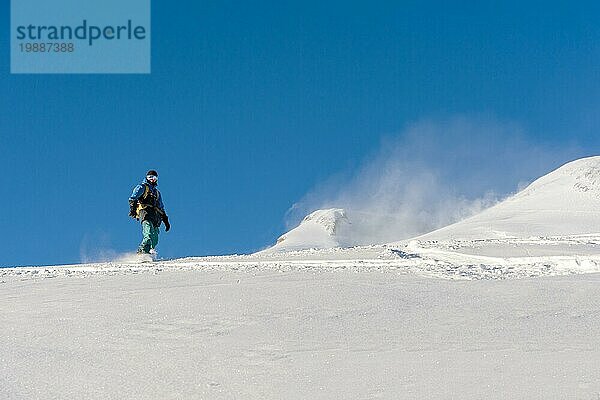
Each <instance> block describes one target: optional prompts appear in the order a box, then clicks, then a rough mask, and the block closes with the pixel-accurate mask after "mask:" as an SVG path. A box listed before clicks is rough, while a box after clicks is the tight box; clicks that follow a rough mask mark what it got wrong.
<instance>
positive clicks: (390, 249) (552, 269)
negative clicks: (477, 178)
mask: <svg viewBox="0 0 600 400" xmlns="http://www.w3.org/2000/svg"><path fill="white" fill-rule="evenodd" d="M507 249H509V250H510V251H511V252H512V254H508V252H507ZM494 252H495V253H494ZM191 270H201V271H238V272H239V271H242V272H249V273H258V272H264V271H273V272H290V271H306V272H314V273H327V272H339V271H348V272H353V273H369V272H380V273H393V274H414V275H417V276H423V277H434V278H440V279H452V280H454V279H462V280H479V279H514V278H528V277H535V276H552V275H567V274H580V273H591V272H600V236H561V237H540V238H529V239H520V240H514V239H487V240H475V241H471V240H456V241H447V242H438V241H424V240H411V241H406V242H401V243H396V244H394V245H374V246H358V247H352V248H332V249H320V250H318V249H310V250H299V251H290V252H283V253H277V252H271V253H264V252H263V253H257V254H253V255H232V256H220V257H190V258H182V259H175V260H166V261H157V262H154V263H142V264H137V263H124V262H111V263H97V264H81V265H69V266H58V267H20V268H4V269H0V282H4V281H7V280H12V279H31V278H52V277H57V276H74V277H77V276H78V277H85V276H91V275H98V274H101V275H124V274H125V275H127V274H138V273H150V274H158V273H163V272H177V271H191Z"/></svg>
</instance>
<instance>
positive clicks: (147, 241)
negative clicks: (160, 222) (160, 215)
mask: <svg viewBox="0 0 600 400" xmlns="http://www.w3.org/2000/svg"><path fill="white" fill-rule="evenodd" d="M142 236H143V238H142V243H140V247H139V248H138V253H150V249H155V248H156V245H157V244H158V228H157V227H155V226H154V225H153V224H152V222H150V221H143V222H142Z"/></svg>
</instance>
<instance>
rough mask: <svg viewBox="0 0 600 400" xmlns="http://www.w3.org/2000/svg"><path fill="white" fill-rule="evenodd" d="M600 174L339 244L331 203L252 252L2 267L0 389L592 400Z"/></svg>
mask: <svg viewBox="0 0 600 400" xmlns="http://www.w3.org/2000/svg"><path fill="white" fill-rule="evenodd" d="M599 171H600V159H599V158H598V157H593V158H587V159H582V160H578V161H575V162H573V163H569V164H567V165H565V166H563V167H561V168H559V169H558V170H556V171H554V172H552V173H550V174H549V175H546V176H545V177H542V178H540V179H539V180H537V181H535V182H534V183H532V184H531V185H530V186H529V187H527V188H526V189H525V190H524V191H522V192H520V193H519V194H517V195H515V196H513V197H511V198H509V199H507V200H506V201H504V202H502V203H500V204H498V205H497V206H495V207H492V208H490V209H488V210H486V211H484V212H483V213H481V214H480V215H477V216H475V217H472V218H470V219H467V220H465V221H462V222H459V223H457V224H454V225H451V226H449V227H447V228H443V229H440V230H438V231H435V232H432V233H431V234H427V235H423V236H420V237H417V238H415V239H412V240H404V241H399V242H395V243H390V244H376V245H367V246H355V247H346V248H339V247H334V248H329V247H330V246H332V245H333V246H337V245H340V244H341V243H343V241H344V235H345V234H346V233H345V231H344V230H345V229H346V228H348V227H349V226H350V225H351V224H352V221H350V218H349V216H348V214H347V213H346V212H345V211H344V210H342V209H330V210H321V211H320V212H316V213H313V214H311V215H310V216H309V217H307V218H306V219H305V220H304V222H303V223H302V224H301V225H300V226H299V227H298V228H296V229H295V230H292V231H291V232H289V233H288V234H286V235H284V236H285V237H284V238H283V239H282V240H280V241H279V243H278V245H276V246H275V247H274V248H272V249H269V250H267V251H262V252H259V253H256V254H251V255H231V256H218V257H189V258H183V259H174V260H158V261H154V262H152V261H149V260H146V261H145V262H140V261H141V260H139V258H138V257H133V256H131V255H124V256H122V257H118V258H117V259H116V260H115V261H113V262H108V263H96V264H79V265H64V266H43V267H33V266H32V267H19V268H0V304H2V306H0V337H2V346H0V399H140V398H143V399H197V398H203V399H399V398H401V399H434V398H435V399H437V398H440V399H445V398H448V399H450V398H460V399H483V398H485V399H506V398H520V399H542V398H543V399H548V398H551V399H593V398H598V397H600V347H599V346H598V343H597V342H598V337H600V312H599V310H600V233H598V231H599V230H598V229H597V227H598V226H600V219H599V217H598V213H597V211H596V208H597V207H596V202H598V201H599V200H600V197H599V196H598V194H599V193H598V192H599V190H598V188H597V184H598V183H600V181H599V179H600V178H599V177H600V172H599ZM308 239H310V240H311V241H312V242H310V247H314V248H308V249H307V248H304V247H305V246H306V245H307V244H308V242H307V240H308Z"/></svg>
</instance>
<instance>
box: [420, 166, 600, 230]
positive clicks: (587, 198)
mask: <svg viewBox="0 0 600 400" xmlns="http://www.w3.org/2000/svg"><path fill="white" fill-rule="evenodd" d="M598 232H600V157H597V156H596V157H588V158H583V159H579V160H576V161H572V162H570V163H567V164H565V165H563V166H562V167H560V168H558V169H557V170H555V171H553V172H551V173H549V174H547V175H545V176H543V177H541V178H539V179H537V180H536V181H534V182H533V183H531V184H530V185H529V186H528V187H526V188H525V189H524V190H522V191H521V192H519V193H517V194H516V195H514V196H512V197H510V198H508V199H506V200H505V201H503V202H501V203H499V204H497V205H495V206H494V207H491V208H489V209H487V210H485V211H483V212H481V213H480V214H477V215H475V216H473V217H471V218H467V219H465V220H463V221H460V222H457V223H455V224H453V225H450V226H447V227H444V228H441V229H438V230H436V231H434V232H431V233H428V234H425V235H422V236H420V237H419V239H422V240H452V239H470V240H474V239H490V238H492V239H493V238H496V239H501V238H508V237H512V238H528V237H542V236H561V235H586V234H587V235H589V234H596V233H598Z"/></svg>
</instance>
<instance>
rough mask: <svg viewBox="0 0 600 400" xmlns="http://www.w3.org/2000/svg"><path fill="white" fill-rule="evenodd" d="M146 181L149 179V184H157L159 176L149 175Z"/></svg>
mask: <svg viewBox="0 0 600 400" xmlns="http://www.w3.org/2000/svg"><path fill="white" fill-rule="evenodd" d="M146 179H148V181H149V182H157V181H158V176H154V175H147V176H146Z"/></svg>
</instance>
